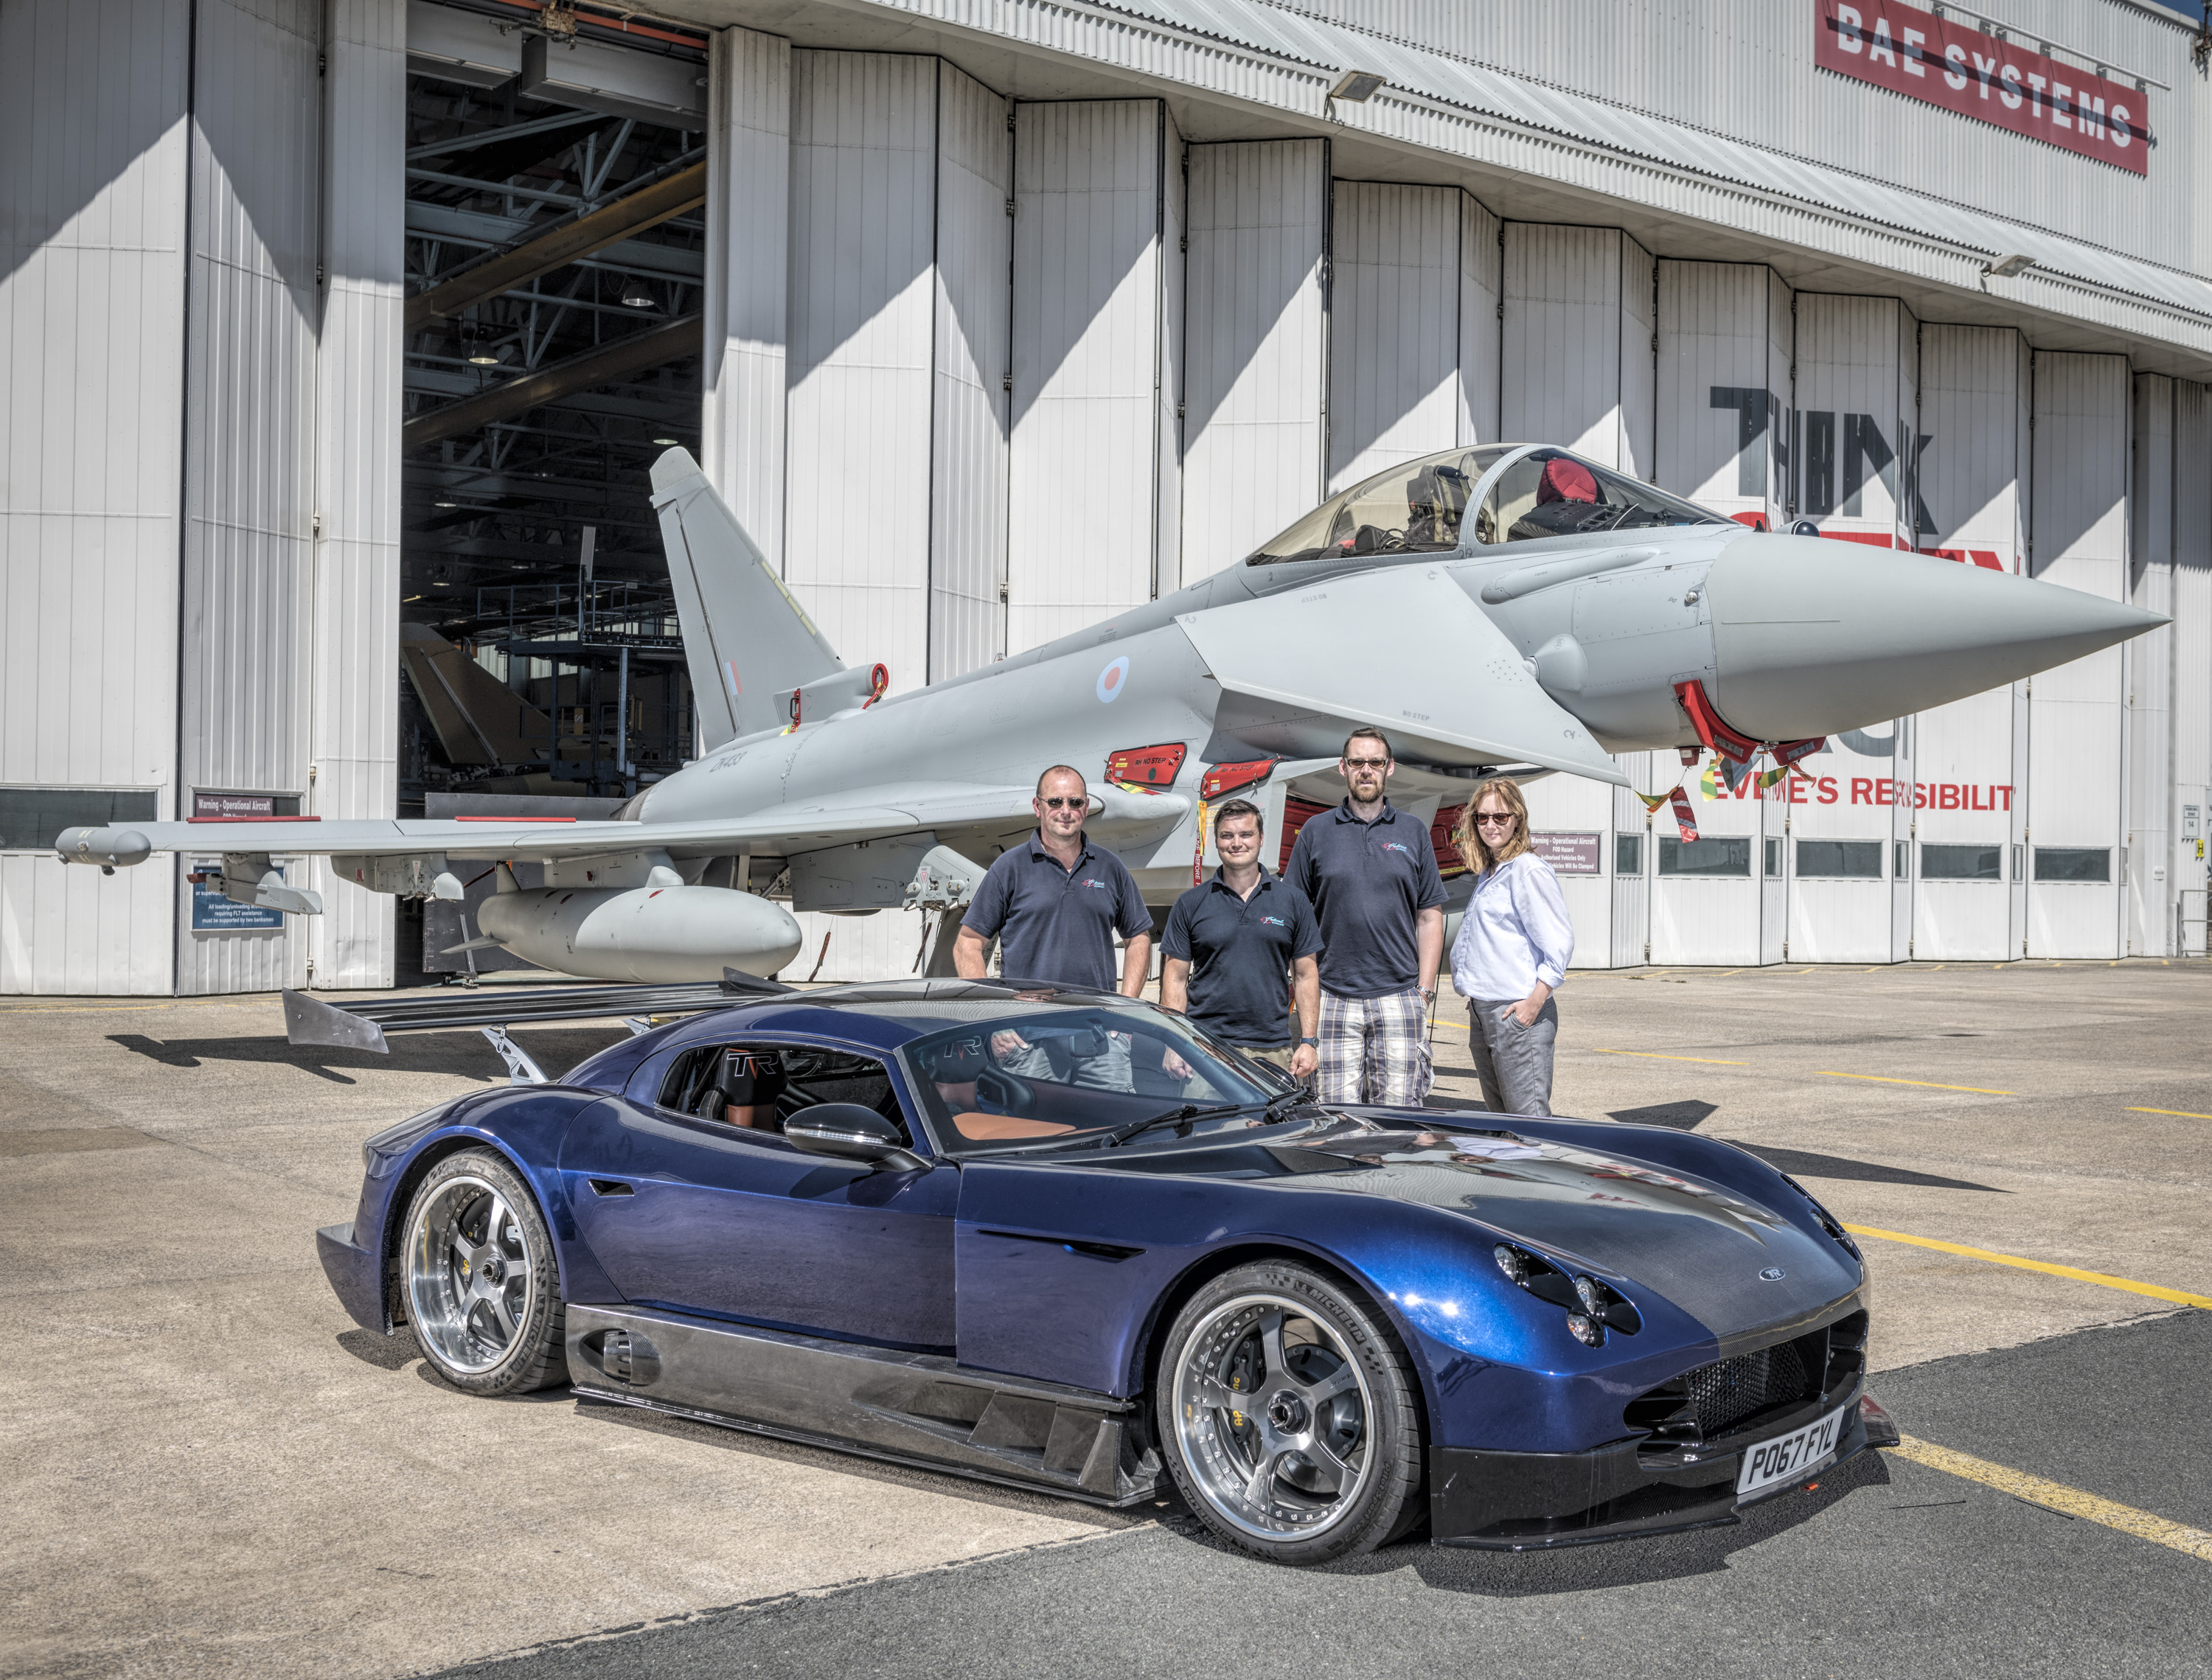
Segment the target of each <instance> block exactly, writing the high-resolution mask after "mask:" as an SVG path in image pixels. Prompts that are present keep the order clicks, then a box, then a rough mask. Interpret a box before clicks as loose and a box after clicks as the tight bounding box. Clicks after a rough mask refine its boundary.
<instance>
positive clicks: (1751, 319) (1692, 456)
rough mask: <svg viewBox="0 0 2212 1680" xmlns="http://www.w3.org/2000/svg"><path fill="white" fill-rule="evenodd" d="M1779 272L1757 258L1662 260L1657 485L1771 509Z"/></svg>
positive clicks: (1750, 508) (1734, 510) (1707, 500)
mask: <svg viewBox="0 0 2212 1680" xmlns="http://www.w3.org/2000/svg"><path fill="white" fill-rule="evenodd" d="M1771 278H1772V276H1771V273H1770V271H1769V270H1767V268H1766V267H1765V264H1756V263H1677V262H1662V263H1661V264H1659V387H1658V416H1659V423H1658V430H1657V439H1656V468H1657V470H1656V482H1657V483H1658V484H1659V485H1660V487H1661V488H1664V489H1668V490H1672V491H1674V492H1675V494H1678V495H1685V496H1688V497H1689V498H1691V499H1692V500H1694V501H1697V502H1699V503H1701V504H1703V505H1704V506H1707V507H1710V508H1711V509H1712V510H1713V511H1714V512H1717V513H1725V514H1727V515H1729V517H1730V518H1734V517H1735V515H1737V514H1739V513H1759V514H1763V513H1765V511H1766V503H1767V471H1768V467H1769V464H1770V461H1769V456H1770V449H1771V442H1772V440H1771V437H1770V435H1769V427H1770V425H1771V421H1772V418H1773V415H1774V411H1775V409H1777V407H1778V406H1782V405H1781V404H1778V403H1777V401H1776V400H1775V397H1774V390H1773V385H1772V382H1771V352H1770V337H1771V313H1772V312H1771V308H1770V306H1769V295H1768V294H1769V291H1770V288H1771ZM1784 367H1785V371H1786V367H1787V364H1786V363H1785V364H1784Z"/></svg>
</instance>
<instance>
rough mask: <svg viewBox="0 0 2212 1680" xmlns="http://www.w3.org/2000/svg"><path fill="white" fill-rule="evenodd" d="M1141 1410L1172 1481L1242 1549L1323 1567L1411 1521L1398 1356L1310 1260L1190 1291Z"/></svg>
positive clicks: (1408, 1442)
mask: <svg viewBox="0 0 2212 1680" xmlns="http://www.w3.org/2000/svg"><path fill="white" fill-rule="evenodd" d="M1155 1404H1156V1407H1157V1410H1158V1422H1159V1434H1160V1440H1162V1442H1163V1443H1164V1445H1165V1446H1166V1449H1167V1459H1168V1466H1169V1469H1170V1471H1172V1473H1173V1474H1174V1477H1175V1479H1176V1487H1177V1488H1178V1489H1181V1491H1182V1495H1183V1497H1184V1499H1185V1500H1187V1501H1188V1502H1189V1504H1190V1507H1191V1508H1192V1509H1193V1510H1194V1511H1195V1512H1197V1513H1198V1515H1199V1517H1200V1519H1201V1520H1202V1521H1203V1522H1204V1523H1205V1524H1206V1526H1207V1527H1208V1528H1210V1529H1212V1531H1214V1532H1215V1533H1216V1534H1218V1535H1219V1536H1220V1537H1222V1538H1223V1539H1224V1540H1226V1541H1228V1542H1229V1543H1230V1544H1231V1545H1233V1546H1237V1547H1238V1548H1240V1549H1242V1550H1245V1551H1248V1552H1252V1553H1254V1554H1255V1555H1257V1556H1261V1557H1265V1558H1268V1559H1271V1560H1273V1562H1279V1563H1325V1562H1329V1561H1330V1560H1331V1559H1333V1558H1339V1557H1347V1556H1353V1555H1354V1554H1357V1553H1359V1552H1365V1551H1372V1550H1374V1549H1375V1548H1376V1547H1377V1546H1379V1545H1383V1544H1387V1543H1388V1542H1389V1541H1390V1540H1391V1539H1393V1538H1395V1537H1397V1536H1398V1535H1399V1534H1401V1533H1402V1532H1404V1531H1407V1529H1409V1528H1411V1527H1412V1526H1413V1525H1414V1523H1415V1522H1416V1521H1418V1519H1419V1512H1420V1506H1419V1500H1420V1495H1421V1422H1420V1409H1419V1403H1418V1399H1417V1397H1416V1396H1415V1393H1414V1390H1413V1373H1412V1370H1411V1369H1410V1368H1409V1365H1408V1362H1407V1358H1406V1355H1405V1353H1404V1351H1403V1350H1402V1349H1401V1348H1400V1347H1399V1345H1398V1339H1397V1337H1395V1335H1393V1334H1392V1333H1391V1331H1390V1327H1389V1325H1388V1324H1387V1323H1385V1322H1384V1320H1383V1318H1382V1315H1381V1314H1380V1313H1376V1311H1375V1309H1374V1308H1373V1307H1371V1306H1370V1304H1369V1303H1368V1302H1367V1301H1365V1300H1364V1298H1362V1297H1361V1296H1360V1295H1358V1292H1357V1291H1355V1290H1352V1289H1347V1288H1346V1286H1345V1285H1344V1284H1343V1283H1340V1282H1339V1281H1338V1280H1336V1279H1335V1278H1333V1277H1328V1275H1326V1274H1325V1273H1322V1272H1321V1271H1316V1270H1314V1269H1313V1268H1311V1267H1308V1266H1304V1265H1296V1264H1294V1263H1291V1262H1286V1261H1263V1262H1260V1263H1258V1264H1255V1265H1244V1266H1238V1267H1237V1268H1236V1269H1235V1270H1234V1271H1226V1272H1224V1273H1223V1274H1222V1275H1221V1276H1220V1277H1216V1278H1214V1279H1212V1281H1211V1282H1209V1283H1206V1285H1205V1286H1204V1287H1203V1288H1201V1289H1200V1290H1199V1292H1198V1293H1197V1294H1196V1295H1194V1296H1192V1297H1191V1299H1190V1301H1189V1302H1188V1304H1187V1305H1186V1306H1185V1307H1183V1309H1182V1312H1181V1313H1178V1314H1176V1320H1175V1324H1174V1326H1173V1327H1172V1328H1171V1329H1170V1331H1169V1332H1168V1339H1167V1343H1166V1346H1165V1349H1164V1351H1163V1354H1162V1356H1161V1361H1160V1378H1159V1382H1158V1398H1157V1400H1156V1402H1155Z"/></svg>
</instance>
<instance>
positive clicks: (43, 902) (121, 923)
mask: <svg viewBox="0 0 2212 1680" xmlns="http://www.w3.org/2000/svg"><path fill="white" fill-rule="evenodd" d="M189 16H190V12H189V9H188V7H187V6H186V5H185V3H184V0H141V3H137V4H116V5H110V6H98V7H94V6H84V5H76V4H71V3H69V0H23V3H20V4H18V3H15V0H10V3H9V4H8V5H7V6H5V7H3V8H0V207H4V209H0V780H4V781H6V782H8V783H9V784H10V785H18V786H40V785H46V786H53V785H62V786H86V785H93V786H103V787H137V788H152V789H157V790H159V791H160V804H159V812H158V814H159V815H160V816H162V817H165V818H166V817H168V816H173V814H174V812H175V784H174V765H175V755H176V698H177V671H176V658H177V546H178V512H179V488H178V483H179V481H178V472H179V464H180V462H181V459H182V443H181V439H180V432H179V428H180V424H181V420H182V413H183V393H182V379H183V370H184V363H183V339H182V335H181V333H180V332H179V324H180V322H181V321H182V319H183V315H184V262H183V250H184V239H185V180H186V157H187V145H186V133H187V130H186V124H185V102H186V97H187V88H186V86H185V64H186V62H187V59H188V53H187V52H186V44H185V43H186V30H187V20H188V18H189ZM47 838H51V837H50V836H48V837H42V838H40V839H39V840H36V841H34V842H33V844H34V845H35V846H38V847H40V848H43V846H44V845H45V842H46V839H47ZM176 879H177V870H176V869H175V867H174V865H173V864H172V863H171V862H170V860H169V859H167V858H161V859H157V860H155V861H154V862H152V863H149V864H142V865H141V866H140V867H138V868H137V869H134V870H118V871H117V872H116V873H115V874H114V875H113V876H101V875H100V873H99V872H98V871H97V870H88V869H72V868H69V867H67V866H65V865H64V864H60V863H58V862H57V861H56V860H55V858H53V856H52V854H51V853H50V852H46V851H44V850H43V849H39V850H25V849H22V848H21V839H20V837H15V836H0V992H167V991H168V990H169V988H170V985H171V980H172V973H173V962H174V956H175V932H174V929H173V924H172V918H171V911H170V906H171V904H172V902H173V900H174V897H175V894H176Z"/></svg>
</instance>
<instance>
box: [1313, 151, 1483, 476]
mask: <svg viewBox="0 0 2212 1680" xmlns="http://www.w3.org/2000/svg"><path fill="white" fill-rule="evenodd" d="M1335 193H1336V209H1335V215H1334V228H1335V253H1334V262H1333V263H1332V264H1331V269H1330V274H1331V286H1330V299H1329V326H1328V342H1329V362H1328V463H1329V465H1328V488H1329V490H1330V491H1331V493H1334V492H1335V491H1338V490H1340V489H1342V488H1345V487H1346V485H1348V484H1356V483H1358V482H1359V481H1360V480H1361V479H1363V478H1371V477H1372V476H1374V475H1375V474H1376V473H1378V472H1381V471H1383V470H1384V469H1386V468H1389V467H1393V466H1395V465H1396V464H1398V463H1399V462H1401V461H1407V460H1411V459H1412V458H1413V457H1415V456H1417V455H1427V454H1431V453H1433V452H1435V451H1437V450H1439V449H1449V448H1450V447H1451V446H1453V445H1454V444H1455V443H1456V442H1457V441H1458V440H1459V410H1460V407H1461V396H1460V391H1459V332H1460V269H1461V261H1460V220H1461V217H1460V200H1461V198H1462V197H1463V196H1464V195H1462V193H1461V192H1460V191H1459V189H1458V188H1456V187H1445V186H1399V185H1390V184H1387V183H1383V182H1375V181H1339V182H1337V183H1336V185H1335Z"/></svg>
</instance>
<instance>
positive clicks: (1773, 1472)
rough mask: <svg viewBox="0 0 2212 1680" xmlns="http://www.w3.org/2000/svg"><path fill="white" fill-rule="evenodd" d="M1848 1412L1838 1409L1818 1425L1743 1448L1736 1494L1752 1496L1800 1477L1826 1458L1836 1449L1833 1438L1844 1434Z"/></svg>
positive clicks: (1736, 1482) (1737, 1475)
mask: <svg viewBox="0 0 2212 1680" xmlns="http://www.w3.org/2000/svg"><path fill="white" fill-rule="evenodd" d="M1849 1410H1850V1407H1849V1406H1838V1408H1837V1409H1836V1410H1833V1411H1832V1412H1830V1413H1829V1414H1828V1415H1827V1416H1826V1417H1823V1418H1821V1419H1820V1421H1819V1422H1814V1423H1808V1424H1807V1425H1806V1426H1805V1427H1804V1428H1802V1429H1793V1430H1791V1431H1790V1434H1786V1435H1778V1436H1776V1437H1775V1438H1774V1439H1773V1440H1763V1441H1761V1442H1759V1445H1758V1446H1753V1447H1747V1448H1746V1449H1745V1451H1744V1455H1743V1468H1742V1469H1741V1470H1740V1471H1737V1472H1736V1478H1735V1490H1736V1492H1737V1494H1738V1495H1743V1494H1755V1493H1757V1492H1758V1491H1759V1489H1762V1488H1771V1487H1772V1486H1774V1484H1775V1483H1778V1482H1787V1481H1790V1480H1791V1479H1792V1478H1793V1477H1799V1476H1802V1475H1803V1474H1805V1472H1806V1471H1809V1470H1811V1469H1812V1468H1813V1466H1814V1465H1817V1464H1819V1463H1820V1461H1821V1460H1822V1459H1826V1458H1827V1457H1829V1456H1830V1455H1831V1454H1832V1453H1834V1452H1835V1450H1836V1438H1837V1437H1838V1435H1840V1434H1843V1432H1844V1413H1845V1412H1847V1411H1849Z"/></svg>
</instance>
